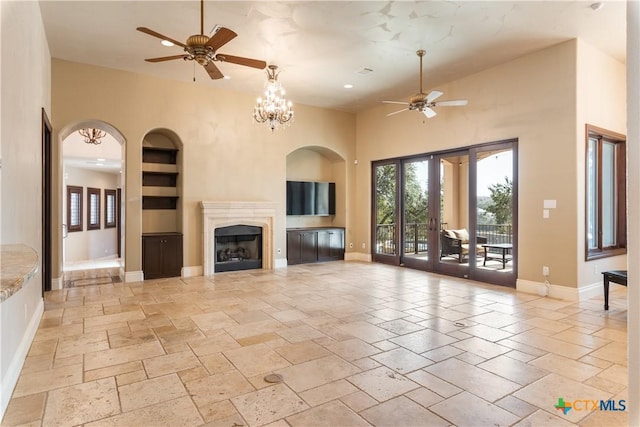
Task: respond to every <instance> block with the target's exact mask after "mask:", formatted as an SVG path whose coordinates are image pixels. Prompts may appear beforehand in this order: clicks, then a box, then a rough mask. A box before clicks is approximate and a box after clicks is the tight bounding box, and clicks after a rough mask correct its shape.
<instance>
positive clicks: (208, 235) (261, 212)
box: [200, 201, 286, 276]
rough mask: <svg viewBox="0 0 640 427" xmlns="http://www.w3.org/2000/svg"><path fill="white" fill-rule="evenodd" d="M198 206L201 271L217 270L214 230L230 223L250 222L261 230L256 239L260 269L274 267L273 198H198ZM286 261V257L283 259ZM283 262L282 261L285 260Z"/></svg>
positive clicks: (233, 224) (247, 223) (274, 206)
mask: <svg viewBox="0 0 640 427" xmlns="http://www.w3.org/2000/svg"><path fill="white" fill-rule="evenodd" d="M200 205H201V207H202V234H203V236H202V243H203V248H202V249H203V263H204V266H203V267H204V275H205V276H208V275H211V274H214V273H217V272H219V271H221V270H220V269H219V267H221V264H219V263H217V262H216V260H217V257H218V254H217V250H216V230H218V229H220V228H225V227H231V226H247V225H248V226H253V227H255V228H257V229H259V230H261V233H262V235H261V237H260V243H257V245H258V247H259V249H260V252H259V253H260V255H261V258H262V263H261V265H262V267H258V268H262V269H272V268H274V267H275V247H274V237H273V233H274V230H275V218H276V204H275V203H273V202H206V201H202V202H200ZM285 261H286V260H285ZM285 266H286V264H285Z"/></svg>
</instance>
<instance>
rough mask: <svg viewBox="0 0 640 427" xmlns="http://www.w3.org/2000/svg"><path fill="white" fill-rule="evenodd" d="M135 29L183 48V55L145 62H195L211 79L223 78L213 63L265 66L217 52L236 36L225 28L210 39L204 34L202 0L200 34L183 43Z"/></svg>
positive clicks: (256, 60)
mask: <svg viewBox="0 0 640 427" xmlns="http://www.w3.org/2000/svg"><path fill="white" fill-rule="evenodd" d="M136 29H137V30H138V31H140V32H143V33H145V34H149V35H150V36H153V37H157V38H159V39H162V40H166V41H169V42H171V43H173V44H175V45H177V46H180V47H182V48H184V51H185V53H183V54H181V55H173V56H163V57H160V58H148V59H145V61H147V62H163V61H171V60H173V59H183V60H185V61H193V60H195V61H196V62H197V63H198V64H200V65H202V66H203V67H204V69H205V70H206V71H207V73H209V76H210V77H211V78H212V79H221V78H223V77H224V74H222V72H220V70H219V69H218V67H217V66H216V65H215V64H214V62H231V63H232V64H238V65H245V66H247V67H253V68H258V69H260V70H262V69H264V68H265V67H266V66H267V63H266V62H265V61H261V60H258V59H251V58H244V57H242V56H233V55H227V54H225V53H218V52H217V51H218V49H220V48H221V47H222V46H224V45H225V44H227V43H229V42H230V41H231V40H233V39H234V38H236V37H237V36H238V35H237V34H236V33H235V32H233V31H231V30H230V29H228V28H225V27H218V29H217V31H216V32H215V34H213V35H212V36H211V37H208V36H206V35H205V34H204V0H200V34H195V35H193V36H191V37H189V38H188V39H187V41H186V42H185V43H181V42H179V41H177V40H174V39H172V38H170V37H167V36H164V35H162V34H160V33H157V32H155V31H153V30H150V29H149V28H146V27H138V28H136Z"/></svg>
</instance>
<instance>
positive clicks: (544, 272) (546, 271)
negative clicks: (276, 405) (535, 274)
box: [542, 265, 549, 277]
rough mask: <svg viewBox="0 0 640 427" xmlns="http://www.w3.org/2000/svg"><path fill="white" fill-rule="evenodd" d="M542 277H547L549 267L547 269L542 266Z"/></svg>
mask: <svg viewBox="0 0 640 427" xmlns="http://www.w3.org/2000/svg"><path fill="white" fill-rule="evenodd" d="M542 275H543V276H544V277H547V276H548V275H549V267H547V266H546V265H543V266H542Z"/></svg>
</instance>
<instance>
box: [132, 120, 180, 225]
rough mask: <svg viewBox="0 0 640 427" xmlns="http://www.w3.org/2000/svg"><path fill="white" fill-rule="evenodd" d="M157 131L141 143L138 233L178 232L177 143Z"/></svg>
mask: <svg viewBox="0 0 640 427" xmlns="http://www.w3.org/2000/svg"><path fill="white" fill-rule="evenodd" d="M174 139H177V138H175V137H172V136H170V135H166V134H164V133H160V132H151V133H149V134H147V135H146V136H145V138H144V140H143V142H142V232H143V233H176V232H181V231H182V227H181V221H180V218H181V203H180V185H179V183H180V164H181V161H180V160H181V155H180V149H179V143H178V142H175V141H174Z"/></svg>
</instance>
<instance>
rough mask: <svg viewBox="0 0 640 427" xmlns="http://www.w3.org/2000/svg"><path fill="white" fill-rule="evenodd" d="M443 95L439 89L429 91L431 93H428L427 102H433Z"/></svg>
mask: <svg viewBox="0 0 640 427" xmlns="http://www.w3.org/2000/svg"><path fill="white" fill-rule="evenodd" d="M441 96H442V92H440V91H439V90H432V91H431V92H429V95H427V99H426V101H427V102H433V101H434V100H436V99H438V98H440V97H441Z"/></svg>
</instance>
